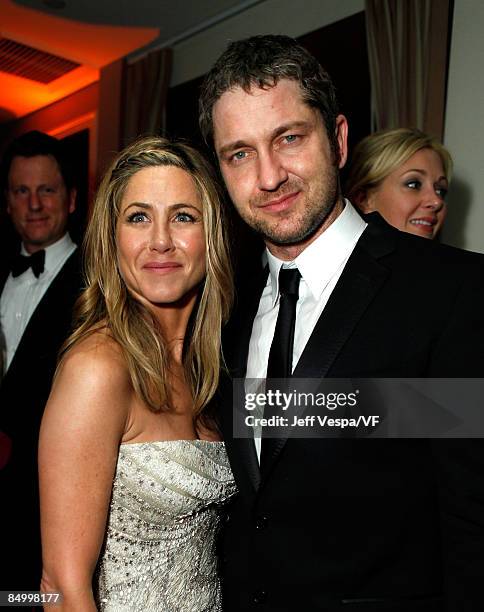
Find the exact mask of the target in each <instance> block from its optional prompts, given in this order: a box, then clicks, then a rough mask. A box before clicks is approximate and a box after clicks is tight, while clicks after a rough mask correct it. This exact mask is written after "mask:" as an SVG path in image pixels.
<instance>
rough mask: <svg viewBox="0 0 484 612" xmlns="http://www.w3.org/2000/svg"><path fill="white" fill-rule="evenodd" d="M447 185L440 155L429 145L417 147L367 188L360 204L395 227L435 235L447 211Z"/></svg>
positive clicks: (419, 233)
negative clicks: (380, 179) (378, 181)
mask: <svg viewBox="0 0 484 612" xmlns="http://www.w3.org/2000/svg"><path fill="white" fill-rule="evenodd" d="M447 189H448V183H447V179H446V178H445V174H444V168H443V166H442V160H441V159H440V156H439V155H438V153H436V152H435V151H434V150H433V149H421V150H420V151H417V152H416V153H414V155H412V157H410V158H409V159H408V160H407V161H406V162H405V163H404V164H402V165H401V166H400V167H398V168H397V169H396V170H394V171H393V172H392V173H391V174H389V175H388V176H387V177H386V178H385V179H384V180H383V181H382V183H381V184H380V185H379V186H378V187H376V188H375V189H373V190H370V191H369V192H368V193H367V195H366V199H365V200H364V201H363V202H362V208H363V209H364V210H365V212H371V211H375V210H376V211H378V212H379V213H381V215H382V216H383V217H384V218H385V220H386V221H387V222H388V223H390V224H391V225H393V226H394V227H396V228H398V229H399V230H402V231H404V232H409V233H410V234H417V236H424V237H425V238H435V236H436V235H437V234H438V232H439V230H440V228H441V226H442V223H443V222H444V219H445V215H446V212H447V211H446V205H445V201H444V199H445V196H446V194H447Z"/></svg>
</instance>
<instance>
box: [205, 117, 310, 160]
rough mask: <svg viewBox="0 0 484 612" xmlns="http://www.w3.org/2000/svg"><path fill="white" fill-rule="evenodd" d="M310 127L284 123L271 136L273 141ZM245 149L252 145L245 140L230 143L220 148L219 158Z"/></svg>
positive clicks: (307, 122)
mask: <svg viewBox="0 0 484 612" xmlns="http://www.w3.org/2000/svg"><path fill="white" fill-rule="evenodd" d="M309 125H311V124H310V122H309V121H291V122H289V123H284V124H283V125H280V126H279V127H277V128H276V129H275V130H274V131H273V132H272V133H271V134H270V139H271V140H273V139H274V138H277V137H278V136H280V135H281V134H284V132H289V131H291V130H297V129H305V128H307V127H308V126H309ZM244 147H250V145H249V144H248V143H247V142H246V141H245V140H235V141H234V142H229V143H228V144H226V145H224V146H223V147H220V149H219V150H218V152H217V154H218V156H219V157H222V156H223V155H225V154H226V153H229V152H230V151H235V150H236V149H243V148H244Z"/></svg>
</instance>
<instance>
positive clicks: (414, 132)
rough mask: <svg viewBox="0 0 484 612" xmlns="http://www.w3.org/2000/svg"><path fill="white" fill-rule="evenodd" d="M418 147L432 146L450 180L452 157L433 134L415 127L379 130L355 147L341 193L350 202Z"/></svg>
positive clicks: (380, 181) (384, 176)
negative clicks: (342, 192)
mask: <svg viewBox="0 0 484 612" xmlns="http://www.w3.org/2000/svg"><path fill="white" fill-rule="evenodd" d="M421 149H432V150H433V151H435V152H436V153H437V154H438V156H439V157H440V159H441V161H442V167H443V170H444V174H445V178H446V179H447V181H448V182H450V178H451V174H452V157H451V156H450V153H449V151H447V149H446V148H445V147H444V145H443V144H442V143H440V142H439V141H438V140H437V138H434V137H433V136H430V135H429V134H425V133H424V132H422V131H420V130H418V129H416V128H397V129H393V130H382V131H380V132H375V133H374V134H370V135H369V136H367V137H366V138H363V140H361V141H360V142H359V143H358V144H357V145H356V147H355V149H354V151H353V155H352V157H351V162H350V165H349V170H348V178H347V180H346V184H345V188H344V194H345V196H346V197H348V198H349V199H350V200H351V201H352V202H353V203H354V204H359V202H360V201H361V200H362V199H363V198H364V197H366V195H367V193H368V192H369V191H370V190H372V189H376V188H378V187H379V185H380V184H381V183H382V182H383V181H384V180H385V179H386V177H387V176H388V175H389V174H391V173H392V172H393V171H394V170H396V169H397V168H398V167H399V166H401V165H402V164H404V163H405V162H406V161H407V160H408V159H410V158H411V157H412V155H414V154H415V153H417V152H418V151H420V150H421Z"/></svg>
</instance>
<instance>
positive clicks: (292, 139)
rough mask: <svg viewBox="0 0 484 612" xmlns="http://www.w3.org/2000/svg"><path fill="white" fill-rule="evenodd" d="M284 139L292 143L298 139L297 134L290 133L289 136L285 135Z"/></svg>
mask: <svg viewBox="0 0 484 612" xmlns="http://www.w3.org/2000/svg"><path fill="white" fill-rule="evenodd" d="M284 140H285V141H286V142H288V143H292V142H295V141H296V140H297V136H296V134H288V135H287V136H284Z"/></svg>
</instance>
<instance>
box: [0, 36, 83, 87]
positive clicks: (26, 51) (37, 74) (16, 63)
mask: <svg viewBox="0 0 484 612" xmlns="http://www.w3.org/2000/svg"><path fill="white" fill-rule="evenodd" d="M79 66H80V64H76V62H71V61H70V60H67V59H65V58H63V57H59V56H58V55H52V54H51V53H45V52H44V51H39V50H38V49H34V48H33V47H28V46H27V45H22V44H21V43H18V42H15V41H13V40H9V39H8V38H0V71H1V72H8V74H14V75H16V76H19V77H23V78H24V79H30V80H31V81H37V83H43V84H47V83H51V82H52V81H55V79H58V78H59V77H61V76H64V75H65V74H67V73H68V72H71V70H74V69H75V68H79Z"/></svg>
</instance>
